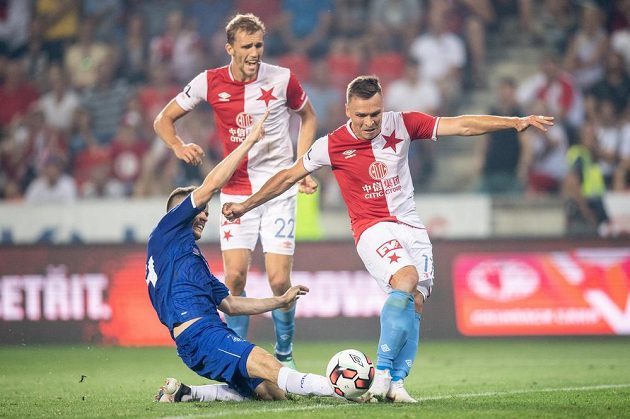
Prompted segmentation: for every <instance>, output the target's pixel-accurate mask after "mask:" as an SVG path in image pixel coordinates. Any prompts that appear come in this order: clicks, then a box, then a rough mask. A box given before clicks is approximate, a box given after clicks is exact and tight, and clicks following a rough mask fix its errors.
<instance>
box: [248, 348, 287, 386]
mask: <svg viewBox="0 0 630 419" xmlns="http://www.w3.org/2000/svg"><path fill="white" fill-rule="evenodd" d="M280 368H282V364H281V363H280V361H278V360H277V359H276V358H275V357H274V356H273V355H271V354H270V353H269V352H267V351H265V350H264V349H262V348H260V347H258V346H254V349H252V351H251V352H250V354H249V356H248V357H247V373H248V374H249V376H250V377H252V378H262V379H263V380H268V381H270V382H272V383H275V382H277V381H278V373H279V372H280Z"/></svg>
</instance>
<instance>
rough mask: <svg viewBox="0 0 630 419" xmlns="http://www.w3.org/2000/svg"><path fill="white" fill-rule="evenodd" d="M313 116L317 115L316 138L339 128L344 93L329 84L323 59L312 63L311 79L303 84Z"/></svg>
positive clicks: (326, 67)
mask: <svg viewBox="0 0 630 419" xmlns="http://www.w3.org/2000/svg"><path fill="white" fill-rule="evenodd" d="M304 90H305V91H306V92H307V94H308V100H310V101H311V104H312V105H313V108H314V109H315V114H316V115H317V136H318V137H319V136H322V135H326V134H327V133H329V132H331V131H332V130H334V129H335V128H337V127H338V126H339V124H340V123H341V122H343V121H342V120H340V115H343V105H342V104H343V103H344V102H345V99H344V93H343V91H342V90H341V89H339V88H338V87H336V86H334V85H332V84H331V83H330V72H329V70H328V66H327V65H326V61H325V60H323V59H320V60H317V61H315V62H314V63H313V66H312V68H311V79H310V80H309V81H308V82H307V83H304Z"/></svg>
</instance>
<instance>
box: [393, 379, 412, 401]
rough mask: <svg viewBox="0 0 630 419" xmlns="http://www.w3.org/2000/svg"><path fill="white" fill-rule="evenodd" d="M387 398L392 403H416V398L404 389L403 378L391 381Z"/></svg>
mask: <svg viewBox="0 0 630 419" xmlns="http://www.w3.org/2000/svg"><path fill="white" fill-rule="evenodd" d="M387 400H389V401H390V402H394V403H418V400H416V399H414V398H413V397H411V396H410V395H409V393H407V390H405V387H404V382H403V380H398V381H392V383H391V385H390V386H389V391H388V392H387Z"/></svg>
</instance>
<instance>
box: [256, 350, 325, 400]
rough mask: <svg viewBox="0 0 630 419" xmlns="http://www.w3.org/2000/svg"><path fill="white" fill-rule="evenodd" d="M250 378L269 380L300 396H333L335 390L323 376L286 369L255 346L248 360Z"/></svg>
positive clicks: (283, 389) (282, 388) (267, 353)
mask: <svg viewBox="0 0 630 419" xmlns="http://www.w3.org/2000/svg"><path fill="white" fill-rule="evenodd" d="M247 373H248V374H249V376H250V377H258V378H262V379H264V380H267V381H269V382H271V383H275V384H277V386H278V387H279V388H280V389H281V390H282V391H285V392H287V393H293V394H297V395H300V396H332V395H333V389H332V387H331V386H330V384H329V383H328V379H327V378H326V377H324V376H322V375H317V374H306V373H303V372H299V371H296V370H294V369H291V368H288V367H284V366H282V364H281V363H280V361H278V360H277V359H276V358H275V357H274V356H273V355H271V354H270V353H269V352H267V351H265V350H264V349H262V348H260V347H258V346H255V347H254V349H252V351H251V352H250V353H249V356H248V358H247Z"/></svg>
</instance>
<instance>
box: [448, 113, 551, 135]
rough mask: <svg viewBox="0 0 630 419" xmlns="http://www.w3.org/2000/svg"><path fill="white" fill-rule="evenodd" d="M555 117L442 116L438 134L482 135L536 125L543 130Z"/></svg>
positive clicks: (519, 129)
mask: <svg viewBox="0 0 630 419" xmlns="http://www.w3.org/2000/svg"><path fill="white" fill-rule="evenodd" d="M553 119H554V118H553V117H552V116H545V115H530V116H526V117H523V118H519V117H516V116H514V117H512V116H494V115H461V116H455V117H443V118H440V121H439V123H438V128H437V135H438V136H440V135H463V136H471V135H482V134H486V133H489V132H494V131H500V130H504V129H515V130H517V131H518V132H522V131H525V130H526V129H527V128H529V127H530V126H534V127H536V128H538V129H539V130H541V131H547V126H549V125H553Z"/></svg>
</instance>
